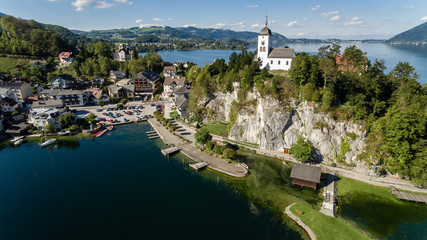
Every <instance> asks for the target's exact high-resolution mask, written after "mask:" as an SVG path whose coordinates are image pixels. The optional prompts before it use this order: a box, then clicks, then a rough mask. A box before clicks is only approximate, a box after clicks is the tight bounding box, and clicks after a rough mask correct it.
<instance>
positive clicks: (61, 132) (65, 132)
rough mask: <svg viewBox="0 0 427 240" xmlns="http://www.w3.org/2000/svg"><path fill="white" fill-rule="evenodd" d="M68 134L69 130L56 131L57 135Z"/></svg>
mask: <svg viewBox="0 0 427 240" xmlns="http://www.w3.org/2000/svg"><path fill="white" fill-rule="evenodd" d="M68 134H70V131H60V132H58V135H60V136H63V135H68Z"/></svg>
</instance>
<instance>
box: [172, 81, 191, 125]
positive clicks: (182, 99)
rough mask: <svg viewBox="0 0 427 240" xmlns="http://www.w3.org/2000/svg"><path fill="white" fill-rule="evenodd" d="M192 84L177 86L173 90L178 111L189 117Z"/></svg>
mask: <svg viewBox="0 0 427 240" xmlns="http://www.w3.org/2000/svg"><path fill="white" fill-rule="evenodd" d="M190 90H191V87H190V84H186V85H185V86H183V87H181V88H176V89H175V90H174V92H173V95H174V98H173V100H174V104H175V107H176V111H177V112H178V114H179V115H180V116H181V117H183V118H185V117H187V116H188V115H189V114H188V111H187V109H188V103H189V100H188V96H189V95H190Z"/></svg>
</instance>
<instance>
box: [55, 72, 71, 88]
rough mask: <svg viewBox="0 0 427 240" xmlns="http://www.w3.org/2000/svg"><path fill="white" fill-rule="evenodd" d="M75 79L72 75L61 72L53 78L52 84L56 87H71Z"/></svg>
mask: <svg viewBox="0 0 427 240" xmlns="http://www.w3.org/2000/svg"><path fill="white" fill-rule="evenodd" d="M74 80H75V79H74V78H73V77H72V76H71V75H68V74H61V75H58V76H56V77H54V78H53V79H52V81H51V85H52V87H54V88H69V87H70V86H71V84H73V82H74Z"/></svg>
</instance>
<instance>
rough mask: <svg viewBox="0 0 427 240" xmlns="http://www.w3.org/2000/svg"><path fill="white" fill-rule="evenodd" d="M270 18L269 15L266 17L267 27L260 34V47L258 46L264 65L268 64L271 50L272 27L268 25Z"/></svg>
mask: <svg viewBox="0 0 427 240" xmlns="http://www.w3.org/2000/svg"><path fill="white" fill-rule="evenodd" d="M267 25H268V20H267V16H266V17H265V27H264V28H263V29H262V30H261V32H260V33H259V34H258V48H257V52H258V54H257V57H258V58H259V59H260V60H261V63H262V67H261V68H263V67H265V66H266V65H267V57H268V54H269V53H270V50H271V37H272V36H273V34H271V31H270V29H269V28H268V27H267Z"/></svg>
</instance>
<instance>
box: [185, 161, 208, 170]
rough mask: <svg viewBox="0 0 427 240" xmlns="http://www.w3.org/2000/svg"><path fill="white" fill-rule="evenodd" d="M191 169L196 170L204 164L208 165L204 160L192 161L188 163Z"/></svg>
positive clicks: (203, 166)
mask: <svg viewBox="0 0 427 240" xmlns="http://www.w3.org/2000/svg"><path fill="white" fill-rule="evenodd" d="M188 165H189V166H190V167H191V168H192V169H194V170H196V171H198V170H200V169H202V168H205V167H206V166H208V163H206V162H198V163H193V164H188Z"/></svg>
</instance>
